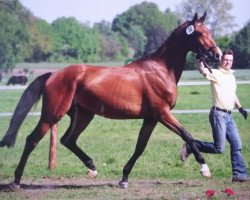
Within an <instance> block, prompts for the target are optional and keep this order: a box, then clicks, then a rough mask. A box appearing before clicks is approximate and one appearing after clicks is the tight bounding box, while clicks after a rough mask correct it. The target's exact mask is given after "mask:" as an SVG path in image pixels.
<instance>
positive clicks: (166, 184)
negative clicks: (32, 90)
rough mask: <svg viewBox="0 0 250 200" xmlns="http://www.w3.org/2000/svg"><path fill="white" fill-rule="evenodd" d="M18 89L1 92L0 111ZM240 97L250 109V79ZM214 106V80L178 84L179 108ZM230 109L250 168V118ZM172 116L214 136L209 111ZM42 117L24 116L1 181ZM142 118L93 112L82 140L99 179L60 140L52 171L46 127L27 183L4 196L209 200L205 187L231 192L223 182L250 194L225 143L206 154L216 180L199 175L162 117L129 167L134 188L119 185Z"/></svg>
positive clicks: (1, 164)
mask: <svg viewBox="0 0 250 200" xmlns="http://www.w3.org/2000/svg"><path fill="white" fill-rule="evenodd" d="M246 76H248V75H246ZM189 77H191V74H189ZM187 80H189V79H187ZM249 80H250V79H249ZM21 93H22V92H21V91H1V96H0V112H12V111H13V110H14V108H15V105H16V102H17V101H18V99H19V97H20V95H21ZM238 96H239V98H240V100H241V103H242V105H244V107H245V108H250V101H249V99H250V86H249V85H238ZM40 106H41V105H40V103H39V104H38V105H37V108H36V109H34V111H40ZM210 106H211V100H210V88H209V86H180V87H179V96H178V100H177V104H176V108H175V109H177V110H178V109H180V110H182V109H209V108H210ZM233 115H234V118H235V121H236V123H237V125H238V129H239V132H240V134H241V138H242V141H243V149H242V153H243V155H244V157H245V161H246V165H247V168H248V171H250V137H249V130H250V123H249V119H248V120H244V119H243V117H242V116H241V115H240V114H239V113H233ZM175 116H176V117H177V119H178V120H179V121H180V122H181V123H182V124H183V125H184V127H185V128H186V129H187V130H188V131H190V132H191V133H192V135H193V136H194V137H195V138H197V139H201V140H206V141H211V140H212V136H211V128H210V125H209V122H208V113H200V114H175ZM9 119H10V118H9V117H0V127H1V129H0V138H2V136H3V135H4V134H5V131H6V130H7V128H8V124H9ZM37 121H38V117H27V119H26V121H25V122H24V124H23V126H22V127H21V129H20V131H19V134H18V137H17V142H16V145H15V147H14V148H11V149H7V148H3V149H0V155H1V156H0V185H1V184H5V183H8V182H10V181H12V179H13V172H14V170H15V168H16V166H17V164H18V161H19V159H20V156H21V153H22V150H23V147H24V143H25V138H26V137H27V135H28V134H29V133H30V132H31V131H32V130H33V128H34V126H35V124H36V123H37ZM68 124H69V119H68V117H65V118H64V119H63V120H62V121H61V122H60V123H59V138H60V137H61V136H62V135H63V133H64V132H65V131H66V129H67V127H68ZM141 124H142V120H109V119H104V118H102V117H98V116H96V117H95V119H94V120H93V122H92V123H91V124H90V126H89V127H88V128H87V130H86V131H85V132H84V133H83V134H82V135H81V136H80V138H79V140H78V145H79V146H80V147H81V148H82V149H83V150H84V151H85V152H86V153H87V154H89V155H90V156H91V157H92V158H93V160H94V162H95V164H96V166H97V170H98V173H99V174H98V180H97V181H96V182H94V181H91V180H88V179H86V175H85V174H86V167H85V166H83V165H82V163H81V162H80V161H79V160H78V159H77V158H76V157H75V156H74V155H73V154H72V153H71V152H69V151H68V150H67V149H66V148H64V147H63V146H62V145H60V144H59V143H58V147H57V165H56V169H55V170H54V171H50V170H48V151H49V134H47V135H46V136H45V138H44V139H43V140H42V141H41V142H40V143H39V145H38V146H37V148H36V149H35V150H34V151H33V152H32V154H31V156H30V158H29V160H28V163H27V165H26V168H25V171H24V175H23V183H25V184H26V185H23V187H24V188H25V187H26V189H25V190H23V191H22V192H19V193H8V192H4V190H0V199H198V198H202V199H206V197H205V195H204V191H206V190H207V189H216V190H217V191H218V193H217V197H216V198H217V199H227V196H226V194H225V193H223V191H222V190H223V189H224V188H225V187H232V188H233V189H234V190H235V191H236V195H235V196H233V197H230V198H231V199H240V198H241V199H250V197H249V196H250V193H249V192H248V191H250V186H249V184H245V183H243V184H232V183H231V164H230V152H229V149H230V148H229V146H228V145H227V147H226V151H225V152H224V154H221V155H210V154H203V155H204V157H205V159H206V161H207V163H208V165H209V166H210V169H211V172H212V174H213V178H212V179H209V180H206V179H204V178H202V177H201V176H200V174H199V165H198V164H197V162H196V161H195V159H194V157H193V156H191V157H190V159H189V160H188V161H187V163H185V165H183V164H182V163H181V161H180V160H179V150H180V148H181V147H182V145H183V141H182V140H181V138H180V137H178V136H177V135H175V134H174V133H173V132H171V131H169V130H168V129H166V128H165V127H163V126H162V125H161V124H158V125H157V127H156V128H155V130H154V132H153V134H152V136H151V139H150V141H149V144H148V146H147V148H146V150H145V152H144V154H143V155H142V156H141V157H140V158H139V159H138V161H137V163H136V164H135V166H134V168H133V170H132V172H131V175H130V181H131V186H130V188H129V189H128V190H121V189H119V188H118V187H117V183H118V182H119V180H120V179H121V175H122V168H123V166H124V165H125V163H126V162H127V161H128V159H129V158H130V156H131V155H132V153H133V151H134V148H135V144H136V140H137V136H138V132H139V129H140V126H141ZM59 138H58V142H59ZM29 184H31V185H33V186H34V187H36V189H34V188H32V187H31V186H30V185H29ZM47 184H50V185H51V184H52V185H53V186H54V189H53V188H52V189H51V188H50V189H48V187H46V185H47ZM31 188H32V189H31ZM39 195H40V196H39Z"/></svg>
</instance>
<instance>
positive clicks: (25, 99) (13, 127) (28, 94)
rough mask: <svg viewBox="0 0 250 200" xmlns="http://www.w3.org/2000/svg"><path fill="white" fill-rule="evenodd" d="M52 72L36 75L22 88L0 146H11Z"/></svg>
mask: <svg viewBox="0 0 250 200" xmlns="http://www.w3.org/2000/svg"><path fill="white" fill-rule="evenodd" d="M51 74H52V73H51V72H49V73H46V74H44V75H41V76H39V77H37V78H36V79H35V80H34V81H33V82H32V83H30V85H29V86H28V87H27V88H26V89H25V90H24V92H23V94H22V96H21V98H20V100H19V102H18V104H17V106H16V109H15V111H14V114H13V116H12V118H11V121H10V125H9V129H8V131H7V133H6V134H5V136H4V137H3V139H2V141H0V147H4V146H7V147H13V146H14V144H15V141H16V136H17V132H18V130H19V128H20V126H21V124H22V122H23V121H24V119H25V117H26V116H27V115H28V113H29V111H30V110H31V108H32V107H33V105H34V104H35V103H36V102H37V101H38V100H39V99H40V97H41V95H42V91H43V87H44V85H45V82H46V80H47V79H48V78H49V77H50V75H51Z"/></svg>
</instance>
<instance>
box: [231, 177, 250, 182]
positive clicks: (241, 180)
mask: <svg viewBox="0 0 250 200" xmlns="http://www.w3.org/2000/svg"><path fill="white" fill-rule="evenodd" d="M232 182H233V183H239V182H250V178H248V177H235V178H233V180H232Z"/></svg>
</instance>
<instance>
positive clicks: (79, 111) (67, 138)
mask: <svg viewBox="0 0 250 200" xmlns="http://www.w3.org/2000/svg"><path fill="white" fill-rule="evenodd" d="M68 114H69V116H70V118H71V122H70V126H69V128H68V130H67V131H66V133H65V134H64V135H63V137H62V138H61V143H62V144H63V145H64V146H65V147H67V148H68V149H69V150H71V151H72V152H73V153H74V154H75V155H76V156H77V157H78V158H79V159H80V160H81V161H82V162H83V163H84V165H85V166H86V167H87V168H89V171H88V175H89V176H90V177H92V178H95V177H96V174H97V172H96V167H95V165H94V163H93V160H92V159H91V158H90V157H89V156H88V155H87V154H85V153H84V152H83V151H82V150H81V149H80V148H79V147H78V146H77V144H76V141H77V139H78V137H79V135H80V134H81V133H82V132H83V131H84V130H85V128H86V127H87V126H88V125H89V123H90V122H91V120H92V119H93V117H94V114H93V113H90V112H88V111H86V110H85V109H83V108H81V107H79V106H72V108H71V110H70V112H69V113H68Z"/></svg>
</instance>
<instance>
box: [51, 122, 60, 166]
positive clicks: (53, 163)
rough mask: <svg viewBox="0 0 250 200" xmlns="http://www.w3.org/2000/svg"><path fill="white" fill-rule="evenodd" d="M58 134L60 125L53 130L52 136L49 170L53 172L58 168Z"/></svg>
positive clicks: (53, 127) (56, 125)
mask: <svg viewBox="0 0 250 200" xmlns="http://www.w3.org/2000/svg"><path fill="white" fill-rule="evenodd" d="M57 134H58V124H55V125H54V126H52V128H51V134H50V150H49V169H50V170H53V169H54V168H55V167H56V142H57Z"/></svg>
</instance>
